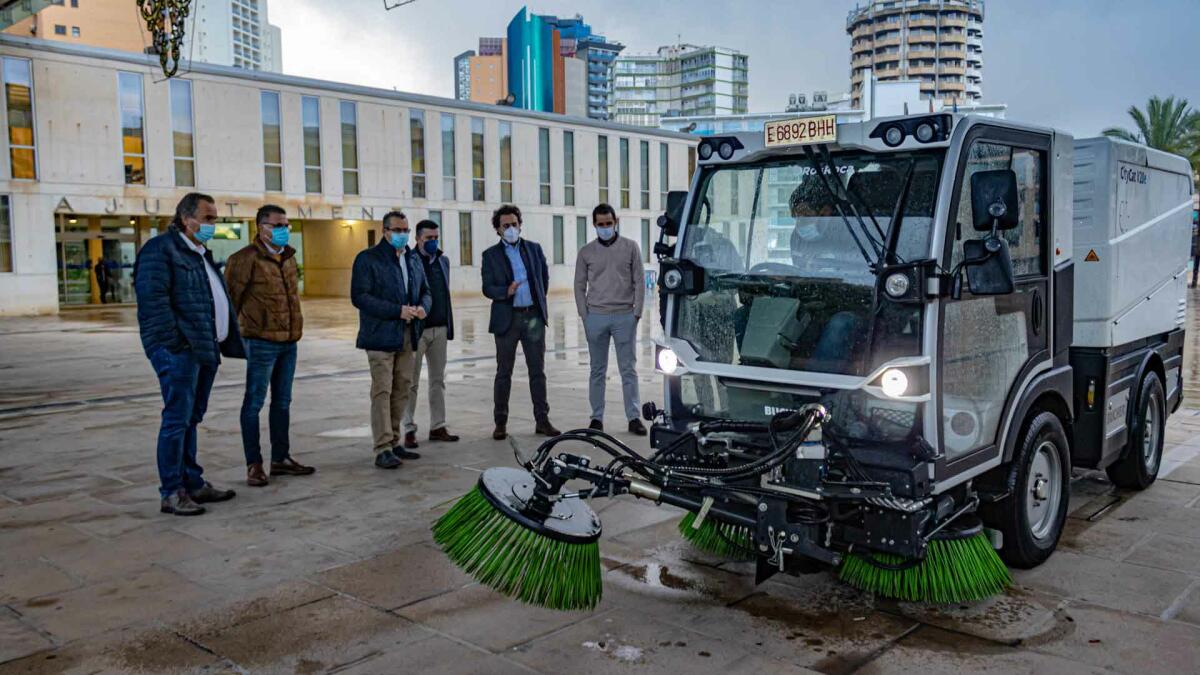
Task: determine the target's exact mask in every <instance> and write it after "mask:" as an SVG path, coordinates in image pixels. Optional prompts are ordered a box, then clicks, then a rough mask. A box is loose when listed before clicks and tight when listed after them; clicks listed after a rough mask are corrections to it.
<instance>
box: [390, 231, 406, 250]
mask: <svg viewBox="0 0 1200 675" xmlns="http://www.w3.org/2000/svg"><path fill="white" fill-rule="evenodd" d="M388 241H390V242H392V246H394V247H396V248H404V247H405V246H408V233H407V232H393V233H392V236H391V237H390V238H389V239H388Z"/></svg>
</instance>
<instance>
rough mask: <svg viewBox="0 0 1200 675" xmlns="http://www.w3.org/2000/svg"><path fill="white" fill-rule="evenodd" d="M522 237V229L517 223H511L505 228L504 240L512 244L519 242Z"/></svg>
mask: <svg viewBox="0 0 1200 675" xmlns="http://www.w3.org/2000/svg"><path fill="white" fill-rule="evenodd" d="M520 238H521V229H520V228H518V227H517V226H516V225H510V226H509V227H506V228H504V241H506V242H508V243H510V244H515V243H517V240H518V239H520Z"/></svg>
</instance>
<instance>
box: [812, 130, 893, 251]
mask: <svg viewBox="0 0 1200 675" xmlns="http://www.w3.org/2000/svg"><path fill="white" fill-rule="evenodd" d="M804 155H805V156H806V157H807V158H808V162H809V164H812V168H813V171H814V172H815V173H816V174H817V178H818V179H820V181H821V186H822V187H824V188H825V191H826V192H828V193H829V196H830V197H831V198H833V206H834V208H836V209H837V212H838V215H839V216H841V217H842V222H843V223H845V224H846V230H847V231H848V232H849V233H850V236H851V237H852V238H853V239H854V243H855V245H857V246H858V250H859V252H860V253H862V257H863V260H864V261H866V263H867V265H868V266H870V267H874V266H875V260H874V259H873V258H872V257H871V254H870V253H867V249H866V247H865V246H863V244H862V240H860V239H859V237H858V233H857V232H856V231H855V230H854V226H853V225H851V224H850V219H849V218H847V217H846V210H845V209H843V208H842V203H843V202H845V199H843V198H842V197H841V196H839V195H838V194H837V193H836V192H834V190H833V188H832V187H831V186H830V184H829V177H827V176H826V175H825V172H824V170H823V168H822V166H821V163H820V161H819V160H818V159H817V154H816V153H815V152H813V150H812V148H811V147H808V146H805V148H804ZM831 171H832V169H831ZM834 180H837V177H836V176H834ZM854 217H855V218H856V219H858V224H859V226H860V227H861V228H862V233H863V235H865V236H866V238H867V241H868V242H869V243H870V244H871V250H872V251H873V252H874V253H875V255H876V256H878V255H879V254H880V246H879V242H877V241H875V239H874V238H872V237H871V232H870V231H869V230H868V229H867V224H866V223H864V222H863V219H862V218H861V217H860V216H859V215H858V214H857V213H855V214H854Z"/></svg>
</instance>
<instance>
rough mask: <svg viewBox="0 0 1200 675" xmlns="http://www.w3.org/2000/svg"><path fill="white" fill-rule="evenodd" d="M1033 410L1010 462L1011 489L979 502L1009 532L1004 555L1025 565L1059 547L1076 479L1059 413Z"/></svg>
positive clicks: (992, 523)
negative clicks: (987, 501)
mask: <svg viewBox="0 0 1200 675" xmlns="http://www.w3.org/2000/svg"><path fill="white" fill-rule="evenodd" d="M1031 414H1032V415H1033V418H1032V419H1030V420H1029V421H1028V422H1027V423H1026V425H1025V427H1024V428H1025V434H1024V436H1023V437H1022V439H1021V442H1020V444H1019V445H1018V446H1017V449H1016V453H1015V456H1014V457H1013V464H1012V465H1011V467H1010V471H1011V473H1010V476H1011V478H1010V481H1009V485H1010V486H1011V491H1010V493H1009V495H1008V496H1007V497H1005V498H1004V499H1002V500H1000V501H999V502H995V503H992V504H985V505H983V506H982V507H981V508H980V516H981V517H982V518H983V521H984V523H985V524H986V525H987V526H988V527H991V528H994V529H997V530H1000V533H1001V534H1002V535H1003V536H1004V544H1003V546H1002V547H1001V548H1000V557H1001V558H1003V559H1004V561H1005V562H1006V563H1008V564H1009V565H1010V566H1012V567H1018V568H1022V569H1028V568H1031V567H1037V566H1038V565H1040V564H1042V563H1043V562H1045V561H1046V559H1047V558H1049V557H1050V554H1051V553H1054V549H1055V548H1056V547H1057V546H1058V538H1059V536H1060V535H1061V534H1062V529H1063V524H1064V523H1066V520H1067V505H1068V502H1069V501H1070V485H1071V453H1070V449H1069V445H1068V442H1067V434H1066V432H1064V431H1063V426H1062V422H1060V421H1059V419H1058V416H1057V415H1055V414H1054V413H1050V412H1041V411H1037V410H1035V411H1033V412H1032V413H1031ZM1035 461H1036V462H1037V466H1038V468H1037V469H1034V465H1035ZM1055 474H1057V475H1055ZM1056 486H1057V492H1055V489H1056ZM1039 495H1042V498H1041V499H1039V498H1038V496H1039ZM1043 508H1044V509H1047V510H1046V511H1040V509H1043ZM1031 513H1032V514H1033V515H1032V516H1031V515H1030V514H1031Z"/></svg>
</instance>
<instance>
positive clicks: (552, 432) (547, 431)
mask: <svg viewBox="0 0 1200 675" xmlns="http://www.w3.org/2000/svg"><path fill="white" fill-rule="evenodd" d="M533 433H535V434H539V435H541V436H558V435H560V434H562V432H561V431H559V430H558V429H555V428H554V425H553V424H551V423H550V420H545V421H542V422H538V424H537V426H536V427H534V429H533Z"/></svg>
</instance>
